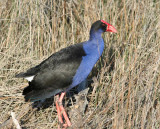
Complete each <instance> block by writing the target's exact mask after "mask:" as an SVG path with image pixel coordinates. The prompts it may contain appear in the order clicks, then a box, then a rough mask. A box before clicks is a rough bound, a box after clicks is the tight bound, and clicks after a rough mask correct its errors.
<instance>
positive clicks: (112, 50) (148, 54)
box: [0, 0, 160, 129]
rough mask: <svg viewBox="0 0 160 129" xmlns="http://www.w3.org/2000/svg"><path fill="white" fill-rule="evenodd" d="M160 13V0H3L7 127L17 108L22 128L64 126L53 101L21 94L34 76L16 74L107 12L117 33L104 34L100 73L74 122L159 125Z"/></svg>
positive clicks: (0, 52)
mask: <svg viewBox="0 0 160 129" xmlns="http://www.w3.org/2000/svg"><path fill="white" fill-rule="evenodd" d="M159 14H160V2H159V1H158V0H141V1H137V0H117V1H116V0H30V1H28V0H23V1H20V0H12V1H11V0H3V1H2V0H1V1H0V107H1V108H0V127H1V128H8V127H7V126H3V127H2V125H4V123H5V121H6V120H8V119H9V118H10V117H11V112H14V113H15V115H16V116H15V117H16V119H17V120H18V122H19V124H20V126H21V128H39V129H40V128H41V129H48V128H57V121H58V119H57V115H56V111H55V106H54V104H52V105H50V106H49V107H48V108H45V109H41V110H36V111H34V109H31V108H28V107H27V105H29V104H28V103H25V102H24V100H23V96H22V94H21V93H22V90H23V88H24V87H25V86H26V85H27V82H26V81H24V80H23V79H16V78H14V76H15V74H16V73H19V72H22V71H25V70H26V69H28V68H29V67H31V66H35V65H36V64H38V63H40V62H41V61H42V60H44V59H46V58H47V57H48V56H49V55H51V54H52V53H54V52H56V51H58V50H59V49H61V48H63V47H66V46H69V45H71V44H74V43H78V42H82V41H85V40H87V39H88V37H89V30H90V26H91V24H92V23H93V22H94V21H96V20H99V19H104V20H106V21H107V22H109V23H111V24H112V25H114V26H115V28H116V29H117V30H118V34H117V35H112V34H109V33H105V34H104V35H103V37H104V41H105V51H104V52H103V56H102V58H101V59H100V61H99V62H98V63H97V64H96V66H95V68H94V70H93V72H92V74H91V75H90V77H89V78H90V79H91V78H92V77H94V79H93V83H91V85H89V87H90V90H89V94H88V96H87V98H88V102H89V103H88V107H87V109H86V112H85V113H84V114H83V115H82V117H81V119H79V120H78V122H76V121H74V122H73V126H74V127H76V128H84V129H102V128H117V129H119V128H122V129H123V128H127V129H128V128H142V129H143V128H153V129H155V128H159V127H160V15H159ZM50 101H52V100H50ZM46 105H47V103H46ZM73 106H74V105H71V106H67V105H66V108H67V109H68V110H70V109H72V108H73ZM24 111H26V112H24ZM22 112H23V113H22ZM21 113H22V114H21ZM77 117H78V116H77ZM72 119H74V118H72ZM10 127H13V128H15V125H14V124H12V125H10Z"/></svg>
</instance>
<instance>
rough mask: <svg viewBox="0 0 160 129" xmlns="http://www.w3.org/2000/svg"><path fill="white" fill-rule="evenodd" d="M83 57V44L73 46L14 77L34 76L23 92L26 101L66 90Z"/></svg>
mask: <svg viewBox="0 0 160 129" xmlns="http://www.w3.org/2000/svg"><path fill="white" fill-rule="evenodd" d="M85 55H86V54H85V52H84V50H83V43H79V44H75V45H72V46H69V47H67V48H64V49H62V50H60V51H58V52H56V53H54V54H53V55H51V56H50V57H49V58H48V59H46V60H44V61H43V62H42V63H40V64H39V65H37V66H36V67H33V68H31V69H29V70H27V72H26V73H20V74H18V75H16V77H28V76H32V75H34V79H33V80H32V81H31V82H29V86H28V87H26V88H25V89H24V91H23V95H25V99H26V101H28V100H30V101H37V100H39V99H44V98H46V97H47V96H48V95H49V94H52V95H54V94H57V93H58V92H61V91H64V90H66V89H67V88H68V86H69V85H70V84H71V83H72V79H73V76H74V75H75V73H76V70H77V69H78V67H79V65H80V63H81V61H82V57H83V56H85ZM51 92H52V93H51ZM48 97H50V96H48ZM48 97H47V98H48Z"/></svg>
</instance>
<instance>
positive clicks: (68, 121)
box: [59, 92, 71, 126]
mask: <svg viewBox="0 0 160 129" xmlns="http://www.w3.org/2000/svg"><path fill="white" fill-rule="evenodd" d="M65 94H66V93H65V92H63V93H61V96H60V98H59V103H60V106H59V107H60V110H61V111H62V113H63V117H64V119H65V120H66V123H67V125H68V126H71V122H70V120H69V118H68V115H67V113H66V111H65V109H64V107H63V105H62V100H63V98H64V96H65Z"/></svg>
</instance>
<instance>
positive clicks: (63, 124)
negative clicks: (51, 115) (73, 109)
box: [56, 93, 71, 129]
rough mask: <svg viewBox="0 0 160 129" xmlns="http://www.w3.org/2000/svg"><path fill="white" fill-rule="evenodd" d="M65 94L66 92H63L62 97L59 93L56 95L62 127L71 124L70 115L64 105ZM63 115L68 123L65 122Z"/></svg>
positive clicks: (64, 128)
mask: <svg viewBox="0 0 160 129" xmlns="http://www.w3.org/2000/svg"><path fill="white" fill-rule="evenodd" d="M64 95H65V93H62V94H61V96H60V97H59V95H56V108H57V114H58V119H59V122H60V123H61V125H62V127H61V128H62V129H66V128H67V127H69V126H71V122H70V120H69V118H68V115H67V113H66V111H65V109H64V107H63V105H62V100H63V97H64ZM62 115H63V117H64V119H65V121H66V123H64V122H63V119H62ZM58 129H60V126H58Z"/></svg>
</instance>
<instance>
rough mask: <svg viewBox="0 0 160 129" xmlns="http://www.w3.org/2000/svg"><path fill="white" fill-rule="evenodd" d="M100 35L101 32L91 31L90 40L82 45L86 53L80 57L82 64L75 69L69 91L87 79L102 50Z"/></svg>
mask: <svg viewBox="0 0 160 129" xmlns="http://www.w3.org/2000/svg"><path fill="white" fill-rule="evenodd" d="M101 34H102V31H101V30H100V31H96V32H93V31H91V32H90V39H89V40H88V41H86V42H84V43H83V49H84V51H85V53H86V56H83V57H82V62H81V64H80V66H79V68H78V69H77V72H76V74H75V76H74V77H73V82H72V84H71V85H70V87H69V89H71V88H72V87H74V86H76V85H78V84H79V83H81V82H82V81H83V80H85V79H86V78H87V76H88V75H89V73H90V72H91V70H92V68H93V66H94V65H95V64H96V62H97V60H98V59H99V58H100V56H101V55H102V52H103V49H104V41H103V39H102V36H101ZM69 89H68V90H69Z"/></svg>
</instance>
